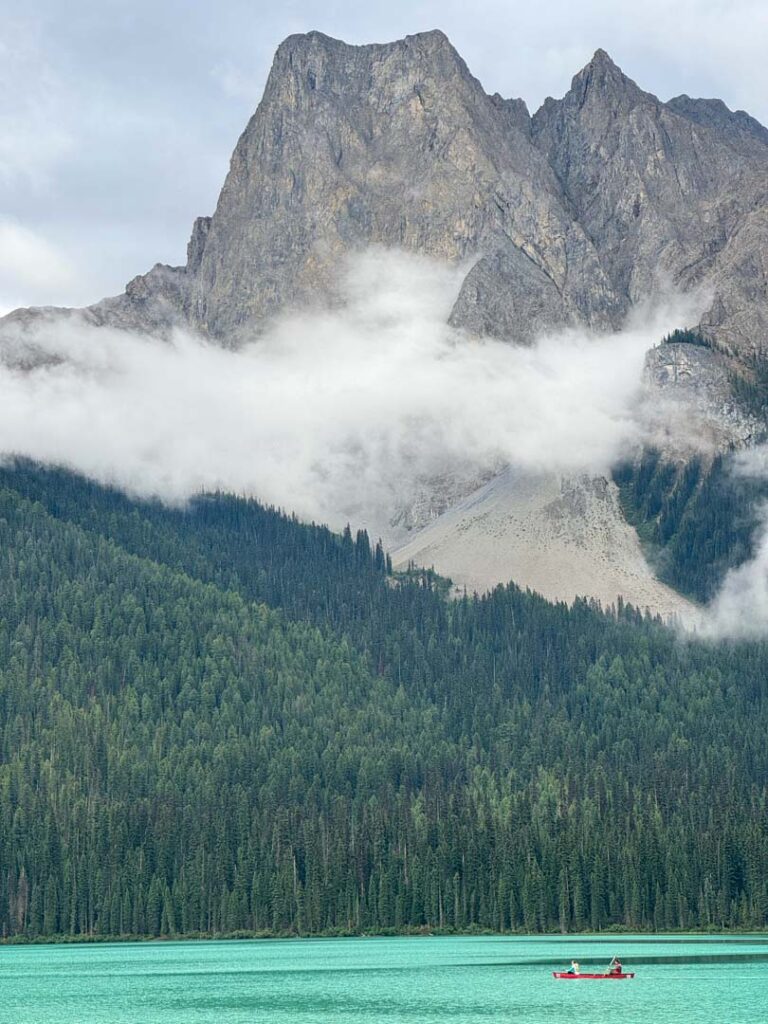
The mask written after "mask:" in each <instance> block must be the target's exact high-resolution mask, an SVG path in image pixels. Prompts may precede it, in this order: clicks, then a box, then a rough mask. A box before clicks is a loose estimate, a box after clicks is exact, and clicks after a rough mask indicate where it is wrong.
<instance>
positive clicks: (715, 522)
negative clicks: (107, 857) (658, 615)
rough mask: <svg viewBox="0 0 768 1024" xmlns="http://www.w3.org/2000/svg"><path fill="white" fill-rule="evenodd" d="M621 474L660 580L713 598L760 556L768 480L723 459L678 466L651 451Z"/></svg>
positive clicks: (631, 515) (632, 516) (627, 506)
mask: <svg viewBox="0 0 768 1024" xmlns="http://www.w3.org/2000/svg"><path fill="white" fill-rule="evenodd" d="M615 479H616V482H617V483H618V485H619V487H620V489H621V494H622V499H623V503H624V510H625V512H626V514H627V517H628V519H629V520H630V522H632V523H634V525H635V526H636V527H637V530H638V533H639V534H640V537H641V538H642V539H643V540H644V541H645V542H646V544H647V546H648V553H649V556H650V558H651V559H652V561H653V562H654V565H655V568H656V570H657V572H658V574H659V576H660V578H661V579H663V580H664V581H665V582H666V583H669V584H670V585H671V586H673V587H675V588H676V589H677V590H680V591H681V592H682V593H684V594H688V595H689V596H690V597H693V598H694V599H696V600H698V601H709V600H710V599H711V598H712V597H713V596H714V594H715V592H716V591H717V589H718V587H719V586H720V584H721V582H722V580H723V577H724V576H725V574H726V572H727V571H728V570H729V569H731V568H733V567H734V566H737V565H740V564H741V563H742V562H745V561H746V560H747V559H748V558H750V557H751V556H752V555H753V554H754V543H755V539H756V535H757V532H758V527H759V526H760V524H761V522H762V509H763V506H764V504H765V502H766V501H768V483H767V482H766V481H765V480H763V479H760V478H750V477H745V476H739V475H738V474H736V473H734V472H733V469H732V465H731V463H730V462H729V461H728V460H727V459H724V458H723V456H718V457H716V458H715V459H714V460H702V459H699V458H694V459H691V460H690V461H689V462H687V463H675V462H670V461H669V460H666V459H664V458H662V457H661V455H660V453H659V452H658V451H655V450H654V449H647V450H646V451H645V452H644V453H643V456H642V459H641V460H640V461H639V462H638V463H628V464H626V465H624V466H621V467H620V468H619V469H618V470H617V471H616V472H615Z"/></svg>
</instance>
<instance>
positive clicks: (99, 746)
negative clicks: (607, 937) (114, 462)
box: [0, 465, 768, 938]
mask: <svg viewBox="0 0 768 1024" xmlns="http://www.w3.org/2000/svg"><path fill="white" fill-rule="evenodd" d="M0 615H1V617H0V730H1V731H0V743H1V744H2V746H1V747H0V922H1V924H2V929H3V934H4V935H6V936H19V937H22V936H23V937H29V938H34V937H38V936H56V935H76V936H106V935H114V936H118V935H121V936H125V935H135V936H139V935H161V934H162V935H177V934H192V933H205V934H222V933H232V932H235V931H241V930H244V931H249V932H258V933H276V934H285V933H296V932H299V933H311V932H320V931H334V930H344V931H347V930H349V931H375V930H380V929H390V928H396V929H402V928H406V927H417V928H418V927H424V928H430V929H433V928H435V929H436V928H462V929H463V928H468V927H471V926H479V927H483V928H491V929H498V930H506V929H527V930H533V931H537V930H549V929H587V928H592V929H603V928H607V927H611V926H626V927H631V928H641V929H653V928H659V929H661V928H663V929H667V928H690V927H705V928H706V927H710V926H712V927H732V926H734V927H750V928H754V927H763V926H765V925H766V924H768V880H766V875H765V864H766V863H767V862H768V815H767V814H766V812H767V810H768V807H767V796H768V748H767V747H766V744H765V736H766V731H767V729H768V699H767V698H768V646H766V645H764V644H750V645H739V646H735V645H720V646H718V647H714V646H705V645H700V644H686V643H682V642H680V641H679V640H677V639H676V638H675V637H674V636H673V635H672V634H671V633H670V632H669V631H668V630H666V629H664V628H663V627H662V626H660V625H659V624H658V623H656V622H653V621H651V620H648V619H643V618H642V617H641V616H640V615H639V614H637V613H636V612H634V611H633V610H631V609H624V608H620V609H618V610H617V611H616V613H615V614H603V613H602V612H600V611H599V610H598V609H596V608H595V607H593V606H590V605H589V604H587V603H586V602H577V604H576V605H575V606H574V607H573V608H571V609H568V608H567V607H565V606H564V605H550V604H547V603H546V602H545V601H543V600H541V599H539V598H538V597H536V596H533V595H531V594H525V593H522V592H521V591H519V590H518V589H516V588H515V587H507V588H499V589H498V590H497V591H495V592H494V593H493V594H491V595H489V596H488V597H485V598H482V599H470V598H467V599H464V600H460V601H457V602H454V603H449V602H448V601H447V600H446V599H445V597H444V595H443V593H442V589H441V586H440V583H439V581H437V580H434V579H432V578H430V577H429V576H428V575H423V574H422V575H418V576H414V577H413V578H407V577H392V576H391V575H390V574H389V570H388V565H387V560H386V558H385V556H384V554H383V553H382V551H381V549H380V548H375V547H374V548H371V546H370V544H369V542H368V538H367V537H366V536H365V535H359V536H358V537H356V538H353V537H352V536H351V535H350V534H349V533H347V534H346V535H345V536H342V537H338V536H336V535H334V534H332V533H330V532H329V531H327V530H325V529H323V528H319V527H310V526H304V525H301V524H300V523H298V522H296V521H294V520H291V519H289V518H286V517H284V516H282V515H281V514H279V513H278V512H275V511H273V510H268V509H264V508H262V507H261V506H259V505H258V504H257V503H255V502H252V501H245V500H241V499H236V498H233V497H225V496H212V497H208V498H203V499H200V500H198V501H196V502H195V503H193V504H192V506H191V507H190V508H189V509H185V510H182V509H168V508H164V507H162V506H160V505H155V504H151V503H137V502H132V501H130V500H129V499H127V498H126V497H124V496H122V495H120V494H118V493H116V492H112V491H110V490H108V489H103V488H99V487H97V486H96V485H93V484H90V483H87V482H86V481H83V480H81V479H79V478H77V477H75V476H72V475H68V474H66V473H63V472H52V471H42V470H39V469H36V468H35V467H31V466H29V465H20V466H18V467H15V468H14V467H11V468H6V469H4V470H2V471H1V472H0Z"/></svg>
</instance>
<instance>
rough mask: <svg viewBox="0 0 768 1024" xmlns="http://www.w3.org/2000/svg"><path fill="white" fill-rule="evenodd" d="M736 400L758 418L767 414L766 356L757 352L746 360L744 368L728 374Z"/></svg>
mask: <svg viewBox="0 0 768 1024" xmlns="http://www.w3.org/2000/svg"><path fill="white" fill-rule="evenodd" d="M729 380H730V383H731V390H732V391H733V396H734V398H735V399H736V401H737V402H738V403H739V405H741V407H742V408H743V409H744V410H746V412H748V413H751V414H752V415H753V416H756V417H758V418H759V419H765V417H766V415H767V414H768V356H766V355H765V354H764V353H757V354H755V355H754V356H752V358H751V359H747V360H746V368H745V370H743V371H742V372H740V373H735V372H734V373H731V374H730V376H729Z"/></svg>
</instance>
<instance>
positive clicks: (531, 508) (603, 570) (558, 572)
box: [392, 470, 693, 618]
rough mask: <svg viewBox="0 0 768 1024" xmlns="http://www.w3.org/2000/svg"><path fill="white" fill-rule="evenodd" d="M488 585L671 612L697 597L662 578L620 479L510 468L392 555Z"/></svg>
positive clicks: (402, 562)
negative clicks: (634, 523)
mask: <svg viewBox="0 0 768 1024" xmlns="http://www.w3.org/2000/svg"><path fill="white" fill-rule="evenodd" d="M392 558H393V563H394V565H395V566H399V567H403V566H407V565H408V564H409V563H410V562H414V563H416V564H417V565H422V566H426V567H428V568H434V569H435V571H437V572H439V573H442V574H443V575H445V576H449V577H450V578H451V579H452V580H453V582H454V584H456V585H457V586H458V587H459V588H463V587H466V588H467V590H468V591H469V592H470V593H472V592H474V591H477V592H480V593H483V592H484V591H487V590H489V589H491V588H492V587H494V586H496V585H497V584H499V583H506V582H507V581H508V580H514V581H515V582H516V583H517V584H518V585H519V586H521V587H530V588H531V589H532V590H535V591H537V592H538V593H540V594H543V595H544V597H546V598H548V599H550V600H558V601H568V602H572V601H573V600H574V599H575V598H576V597H579V596H583V595H587V596H589V597H594V598H597V599H598V600H599V601H601V602H602V603H603V605H604V606H605V607H609V606H610V605H612V604H616V602H617V601H618V599H619V598H620V597H621V598H622V599H623V600H624V601H628V602H630V603H632V604H633V605H635V606H636V607H638V608H643V609H644V608H650V609H651V610H652V611H653V612H655V613H657V614H660V615H662V616H663V617H665V618H668V617H670V616H673V615H676V616H680V617H682V618H685V617H690V616H691V615H692V613H693V608H692V606H691V605H690V604H689V603H688V602H687V601H686V600H685V599H684V598H681V597H680V595H679V594H677V593H675V591H673V590H671V589H670V588H669V587H667V586H665V585H664V584H662V583H659V581H658V580H657V579H656V578H655V576H654V574H653V572H652V570H651V568H650V566H649V565H648V563H647V562H646V560H645V558H644V556H643V553H642V550H641V548H640V542H639V540H638V538H637V534H636V533H635V531H634V529H633V528H632V527H631V526H629V525H628V524H627V523H626V521H625V520H624V518H623V515H622V512H621V508H620V506H619V502H618V492H617V489H616V486H615V484H613V483H612V482H610V481H607V480H604V479H590V478H587V477H583V478H579V479H570V480H569V479H562V478H559V477H557V476H556V475H554V474H547V475H541V474H538V475H534V474H524V473H520V472H515V471H513V470H507V471H506V472H505V473H503V474H501V475H500V476H498V477H496V478H495V479H494V480H492V481H491V482H490V483H488V484H486V485H485V486H483V487H481V488H480V489H479V490H478V491H475V492H474V493H473V494H471V495H470V496H469V497H468V498H465V499H464V501H462V502H460V503H459V504H457V505H455V506H454V507H453V508H451V509H450V510H449V511H447V512H445V513H443V515H441V516H440V517H439V518H437V519H436V520H435V521H434V522H433V523H431V524H430V525H429V526H426V527H425V528H424V529H422V530H420V531H419V532H418V533H416V535H415V536H413V537H412V538H410V539H409V540H408V542H407V543H406V544H405V545H404V546H402V547H401V548H399V549H397V550H395V551H394V552H393V555H392Z"/></svg>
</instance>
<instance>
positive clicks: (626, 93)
mask: <svg viewBox="0 0 768 1024" xmlns="http://www.w3.org/2000/svg"><path fill="white" fill-rule="evenodd" d="M705 111H706V112H705ZM729 114H730V112H729V111H727V108H724V109H722V110H719V111H718V112H717V115H716V116H715V114H714V113H713V111H712V109H711V107H708V108H707V107H705V105H704V104H703V103H702V102H701V101H698V102H697V101H689V102H688V103H683V102H681V101H680V100H678V101H676V102H673V103H672V104H664V103H661V102H660V101H659V100H658V99H657V98H656V97H655V96H652V95H651V94H649V93H646V92H643V91H642V90H641V89H639V88H638V86H637V85H636V84H635V83H634V82H633V81H631V79H629V78H627V76H626V75H624V74H623V73H622V71H621V70H620V69H619V68H618V67H617V66H616V65H615V64H614V63H613V61H612V60H611V59H610V57H609V56H608V54H606V53H605V52H604V51H603V50H598V51H597V52H596V53H595V56H594V57H593V58H592V60H591V61H590V63H589V64H588V65H587V66H586V67H585V68H584V69H583V70H582V71H581V72H579V74H578V75H576V77H575V78H574V80H573V83H572V86H571V89H570V91H569V92H568V93H567V95H566V96H565V97H564V98H563V99H562V100H551V99H549V100H547V101H546V102H545V104H544V105H543V107H542V108H541V109H540V110H539V111H538V112H537V113H536V114H535V115H534V117H533V122H532V137H533V139H534V141H535V143H536V144H537V145H538V146H539V147H540V148H541V150H542V151H543V152H545V153H546V154H547V156H548V158H549V160H550V163H551V164H552V167H553V168H554V170H555V173H556V174H557V177H558V180H559V181H560V182H561V184H562V187H563V191H564V193H565V195H566V196H567V198H568V200H569V201H570V203H571V204H572V206H573V209H574V210H575V213H576V216H577V217H578V220H579V222H580V223H581V225H582V226H583V228H584V230H585V232H586V233H587V235H588V236H589V238H590V239H591V240H592V242H593V243H594V245H595V247H596V249H597V250H598V252H599V253H600V258H601V263H602V266H603V269H604V271H605V273H606V275H607V276H608V277H609V279H610V280H611V282H612V284H613V287H614V289H615V290H616V292H617V294H618V295H619V296H620V297H621V300H622V301H623V303H624V308H629V307H630V306H631V305H633V304H635V303H637V302H639V301H642V300H643V299H645V298H647V297H649V296H653V295H654V294H659V293H663V292H664V290H665V289H669V288H670V287H674V288H678V289H682V290H684V291H688V290H690V289H692V288H694V287H696V286H702V287H703V288H704V289H705V290H706V289H711V290H714V293H715V294H714V301H711V299H710V298H709V297H707V304H708V307H709V308H708V312H707V313H706V314H705V322H706V324H707V326H708V327H709V329H710V331H711V333H712V334H713V335H715V336H716V337H717V338H718V340H720V341H721V342H724V343H727V344H728V345H730V346H731V347H733V348H734V349H736V350H743V351H748V350H749V349H750V348H753V347H757V346H760V345H763V344H765V341H766V336H767V334H768V304H767V303H766V301H765V294H764V290H765V281H766V269H767V268H766V265H765V262H764V256H763V248H764V246H763V243H762V237H763V236H762V232H763V230H764V223H763V222H764V218H765V213H766V203H767V201H768V179H767V178H766V171H767V170H768V147H766V146H765V145H764V143H763V142H762V138H761V135H760V132H759V131H757V130H756V129H755V128H754V126H753V125H750V130H749V131H748V132H745V130H744V129H743V128H741V127H738V128H737V127H736V125H737V124H738V125H741V124H742V122H739V121H737V120H735V115H731V116H728V115H729ZM758 128H759V126H758ZM747 252H749V253H750V254H751V256H752V261H753V262H752V265H751V266H749V267H747V266H746V265H745V262H746V253H747ZM710 301H711V304H710Z"/></svg>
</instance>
